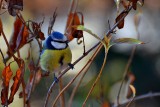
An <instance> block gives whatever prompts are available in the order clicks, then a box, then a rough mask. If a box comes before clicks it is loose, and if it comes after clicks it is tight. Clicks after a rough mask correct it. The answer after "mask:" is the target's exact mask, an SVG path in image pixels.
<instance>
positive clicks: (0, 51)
mask: <svg viewBox="0 0 160 107" xmlns="http://www.w3.org/2000/svg"><path fill="white" fill-rule="evenodd" d="M0 53H1V55H2V58H3V63H4V65H5V66H6V65H7V64H6V61H5V59H4V55H3V52H2V50H1V49H0Z"/></svg>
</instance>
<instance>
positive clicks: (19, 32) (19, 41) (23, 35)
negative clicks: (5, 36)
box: [7, 18, 29, 55]
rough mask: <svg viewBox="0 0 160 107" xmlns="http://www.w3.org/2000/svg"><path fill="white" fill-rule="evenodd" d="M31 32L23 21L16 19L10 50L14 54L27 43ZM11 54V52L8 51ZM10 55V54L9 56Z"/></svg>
mask: <svg viewBox="0 0 160 107" xmlns="http://www.w3.org/2000/svg"><path fill="white" fill-rule="evenodd" d="M28 37H29V32H28V29H27V27H26V26H25V25H24V24H23V23H22V21H21V19H19V18H16V20H15V22H14V31H13V34H12V36H11V38H10V42H9V45H10V48H11V51H12V52H15V51H17V50H18V49H20V48H21V47H22V46H24V45H25V44H26V43H27V40H28ZM7 53H8V54H9V51H7ZM9 55H10V54H9Z"/></svg>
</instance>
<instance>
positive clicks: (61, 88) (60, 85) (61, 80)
mask: <svg viewBox="0 0 160 107" xmlns="http://www.w3.org/2000/svg"><path fill="white" fill-rule="evenodd" d="M58 83H59V93H60V92H61V91H62V90H63V79H62V78H60V79H59V82H58ZM60 97H61V99H60V104H61V107H65V98H64V93H62V94H61V95H60ZM54 107H55V106H54Z"/></svg>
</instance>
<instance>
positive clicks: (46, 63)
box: [40, 47, 72, 72]
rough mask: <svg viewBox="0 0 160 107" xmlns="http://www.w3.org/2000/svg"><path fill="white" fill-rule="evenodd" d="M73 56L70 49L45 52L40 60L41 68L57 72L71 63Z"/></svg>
mask: <svg viewBox="0 0 160 107" xmlns="http://www.w3.org/2000/svg"><path fill="white" fill-rule="evenodd" d="M71 60H72V54H71V50H70V49H69V47H68V48H66V49H63V50H45V51H44V53H43V54H42V55H41V58H40V66H41V68H42V69H43V70H45V71H49V72H52V71H55V70H56V69H58V68H60V67H62V66H63V65H66V64H67V65H68V63H71Z"/></svg>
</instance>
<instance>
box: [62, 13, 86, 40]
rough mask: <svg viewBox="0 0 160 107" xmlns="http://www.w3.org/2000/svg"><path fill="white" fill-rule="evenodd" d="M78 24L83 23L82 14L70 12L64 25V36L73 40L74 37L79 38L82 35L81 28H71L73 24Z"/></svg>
mask: <svg viewBox="0 0 160 107" xmlns="http://www.w3.org/2000/svg"><path fill="white" fill-rule="evenodd" d="M78 14H80V15H81V21H80V17H79V16H78ZM78 25H84V21H83V14H82V13H70V14H69V16H68V20H67V27H66V34H65V35H66V36H67V38H68V40H69V41H71V40H73V39H74V38H78V39H79V38H81V37H83V31H81V30H76V29H75V28H73V26H78Z"/></svg>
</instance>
